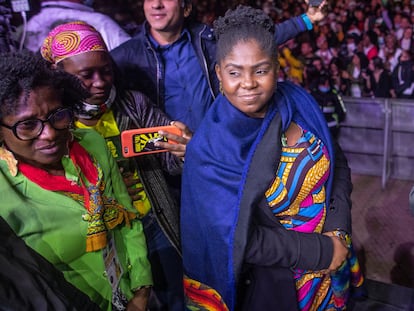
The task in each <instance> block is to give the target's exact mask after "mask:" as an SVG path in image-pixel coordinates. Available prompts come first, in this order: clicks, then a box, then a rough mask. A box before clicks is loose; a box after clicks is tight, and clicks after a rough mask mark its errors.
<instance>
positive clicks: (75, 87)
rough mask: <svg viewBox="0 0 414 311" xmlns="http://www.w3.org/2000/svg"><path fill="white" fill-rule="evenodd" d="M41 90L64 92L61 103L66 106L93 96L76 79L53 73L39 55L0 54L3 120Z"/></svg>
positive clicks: (26, 52)
mask: <svg viewBox="0 0 414 311" xmlns="http://www.w3.org/2000/svg"><path fill="white" fill-rule="evenodd" d="M39 87H52V88H54V89H56V90H58V91H61V92H62V104H63V105H64V106H67V107H73V106H74V105H75V104H76V103H77V102H79V101H80V100H83V99H85V98H88V97H89V96H90V94H89V93H88V92H87V91H86V89H84V88H83V86H82V84H81V82H80V81H79V80H78V79H77V78H76V77H75V76H73V75H71V74H68V73H66V72H63V71H61V70H53V69H52V68H50V64H48V63H47V62H46V61H45V60H43V59H42V58H41V57H40V56H39V55H37V54H34V53H32V52H29V51H21V52H6V53H2V54H0V118H3V117H4V116H8V115H12V114H14V113H16V112H17V111H18V109H19V108H21V105H25V104H27V98H28V96H29V93H30V92H31V91H32V90H35V89H37V88H39ZM22 99H23V100H22ZM19 104H20V106H19Z"/></svg>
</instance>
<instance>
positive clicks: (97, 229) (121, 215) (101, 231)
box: [18, 141, 136, 252]
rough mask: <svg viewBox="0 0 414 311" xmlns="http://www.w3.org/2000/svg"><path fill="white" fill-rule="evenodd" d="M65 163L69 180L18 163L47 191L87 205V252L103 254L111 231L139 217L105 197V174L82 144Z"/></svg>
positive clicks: (28, 176) (25, 173)
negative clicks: (58, 193)
mask: <svg viewBox="0 0 414 311" xmlns="http://www.w3.org/2000/svg"><path fill="white" fill-rule="evenodd" d="M64 160H65V161H64V162H66V164H64V166H65V174H66V176H57V175H51V174H49V173H48V172H46V171H45V170H42V169H40V168H37V167H34V166H31V165H29V164H27V163H18V168H19V170H20V171H21V172H22V174H23V175H25V176H26V177H27V178H28V179H29V180H31V181H33V182H34V183H36V184H37V185H39V186H40V187H42V188H43V189H46V190H51V191H61V192H62V193H64V194H65V195H67V196H70V197H71V198H73V199H75V200H76V201H78V202H81V203H83V205H84V206H85V209H86V210H87V212H88V213H87V214H85V216H84V220H85V221H87V222H88V230H87V232H86V251H87V252H93V251H96V250H100V249H102V248H104V247H105V246H106V245H107V230H108V229H113V228H115V227H116V226H117V225H120V224H122V223H123V222H124V221H125V224H126V225H129V222H130V220H131V219H134V218H135V217H136V215H135V214H134V213H132V212H129V211H127V210H126V209H125V208H124V207H123V206H122V205H120V204H119V203H117V202H116V200H115V199H114V198H109V197H106V196H104V195H103V193H104V189H105V186H106V185H105V183H104V182H103V174H102V170H101V168H100V166H99V164H98V163H97V162H96V161H95V160H94V159H93V158H91V157H90V155H89V154H88V153H87V152H86V150H85V149H84V148H83V147H82V146H81V145H80V144H79V143H78V142H76V141H73V142H72V144H71V147H70V152H69V157H67V158H64Z"/></svg>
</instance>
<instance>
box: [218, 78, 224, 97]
mask: <svg viewBox="0 0 414 311" xmlns="http://www.w3.org/2000/svg"><path fill="white" fill-rule="evenodd" d="M219 91H220V93H221V95H224V91H223V83H222V82H221V81H220V84H219Z"/></svg>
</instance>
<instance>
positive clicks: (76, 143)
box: [0, 53, 152, 310]
mask: <svg viewBox="0 0 414 311" xmlns="http://www.w3.org/2000/svg"><path fill="white" fill-rule="evenodd" d="M88 95H89V94H85V91H84V90H83V88H82V87H81V85H80V83H79V82H78V81H77V79H76V78H74V77H72V76H70V75H68V74H66V73H63V72H60V71H51V70H49V69H48V68H47V66H46V65H45V63H44V61H43V60H40V59H38V58H36V57H35V56H34V55H33V54H28V53H9V54H3V55H2V56H1V57H0V141H1V146H0V197H1V198H2V207H1V209H0V216H1V217H3V218H4V219H5V220H6V222H7V223H8V224H9V225H10V227H11V228H12V229H13V230H14V231H15V232H16V234H17V235H18V236H19V237H21V238H23V240H24V241H25V242H26V244H28V245H29V246H30V247H31V248H33V249H34V250H35V251H36V252H38V253H39V254H41V255H42V256H43V257H45V258H46V259H48V260H49V261H50V262H51V263H52V264H53V265H54V266H55V267H57V268H58V269H59V270H61V271H62V272H63V274H64V277H65V279H66V280H67V281H69V282H70V283H72V284H73V285H75V286H76V287H77V288H78V289H80V290H81V291H83V292H84V293H86V294H87V295H88V296H89V297H90V298H91V300H93V301H94V302H95V303H97V304H98V305H99V306H100V308H101V309H102V310H145V307H146V299H147V287H148V286H149V285H151V284H152V279H151V272H150V266H149V263H148V261H147V250H146V244H145V238H144V235H143V232H142V224H141V222H140V221H139V220H138V219H137V217H136V212H134V209H133V208H132V206H131V200H130V197H129V195H128V192H127V189H126V187H125V185H124V183H123V181H122V177H121V175H120V173H119V170H118V168H117V166H116V163H115V162H114V160H113V157H112V156H111V154H110V153H109V151H108V149H107V147H106V144H105V142H104V140H103V139H102V138H101V136H100V135H99V134H97V133H96V132H94V131H91V130H75V131H71V129H70V128H71V126H72V118H73V115H72V107H71V105H73V104H74V103H76V102H77V101H79V100H81V99H82V98H85V97H87V96H88Z"/></svg>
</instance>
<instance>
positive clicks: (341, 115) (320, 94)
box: [311, 74, 346, 140]
mask: <svg viewBox="0 0 414 311" xmlns="http://www.w3.org/2000/svg"><path fill="white" fill-rule="evenodd" d="M318 80H319V81H318V85H317V87H316V88H314V89H312V91H311V94H312V96H313V97H314V98H315V100H316V102H317V103H318V104H319V107H320V108H321V110H322V112H323V115H324V116H325V119H326V122H327V123H328V127H329V130H330V131H331V134H332V137H333V138H334V139H335V140H336V139H337V138H338V135H339V129H340V123H341V122H342V121H344V119H345V114H346V109H345V105H344V102H343V100H342V98H341V96H340V95H339V94H338V91H337V90H336V89H334V88H333V87H332V85H331V82H330V79H329V76H328V75H326V74H323V75H321V76H320V77H319V79H318Z"/></svg>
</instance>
